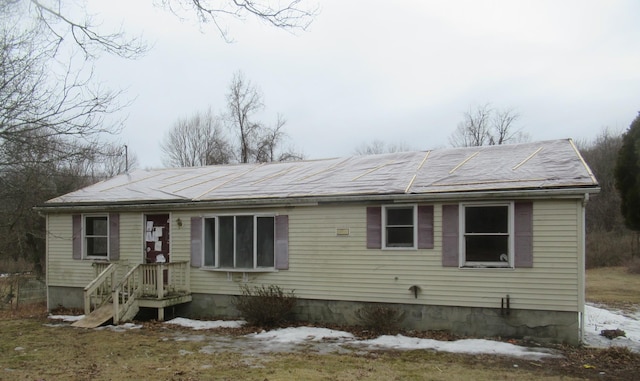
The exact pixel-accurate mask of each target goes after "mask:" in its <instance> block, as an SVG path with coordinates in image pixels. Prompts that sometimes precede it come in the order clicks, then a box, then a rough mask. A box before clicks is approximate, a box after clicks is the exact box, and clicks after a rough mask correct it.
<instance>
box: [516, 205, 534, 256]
mask: <svg viewBox="0 0 640 381" xmlns="http://www.w3.org/2000/svg"><path fill="white" fill-rule="evenodd" d="M514 224H515V227H514V244H513V246H514V251H515V253H514V256H515V259H514V265H515V267H516V268H517V267H520V268H527V267H533V203H532V202H516V203H515V205H514Z"/></svg>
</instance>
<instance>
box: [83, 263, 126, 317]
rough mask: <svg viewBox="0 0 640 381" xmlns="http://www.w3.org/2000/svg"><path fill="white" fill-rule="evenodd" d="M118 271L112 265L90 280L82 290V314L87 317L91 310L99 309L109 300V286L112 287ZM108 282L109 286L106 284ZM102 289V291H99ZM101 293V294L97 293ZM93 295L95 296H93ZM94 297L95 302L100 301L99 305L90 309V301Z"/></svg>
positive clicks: (114, 264)
mask: <svg viewBox="0 0 640 381" xmlns="http://www.w3.org/2000/svg"><path fill="white" fill-rule="evenodd" d="M117 269H118V265H117V264H116V263H112V264H110V265H109V266H107V268H105V269H104V270H102V272H101V273H100V274H99V275H98V276H97V277H96V278H95V279H94V280H92V281H91V282H90V283H89V284H88V285H87V286H86V287H85V288H84V313H85V315H88V314H90V313H91V311H92V310H94V309H96V308H99V307H100V306H102V305H103V304H104V303H106V302H107V301H109V299H110V298H111V292H110V291H111V290H110V288H111V287H110V286H111V285H113V283H114V280H115V273H116V270H117ZM109 281H110V284H107V283H108V282H109ZM101 288H102V290H101ZM99 291H101V292H99ZM94 294H95V295H94ZM93 297H95V299H96V300H98V299H100V301H99V303H96V305H95V308H91V307H92V303H91V300H92V298H93Z"/></svg>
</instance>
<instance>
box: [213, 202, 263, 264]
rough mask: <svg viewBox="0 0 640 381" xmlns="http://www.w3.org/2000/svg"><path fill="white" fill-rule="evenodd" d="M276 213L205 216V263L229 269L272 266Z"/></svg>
mask: <svg viewBox="0 0 640 381" xmlns="http://www.w3.org/2000/svg"><path fill="white" fill-rule="evenodd" d="M274 254H275V218H274V217H273V216H253V215H238V216H216V217H210V218H205V219H204V265H205V266H208V267H217V268H227V269H256V268H273V267H274V257H275V255H274Z"/></svg>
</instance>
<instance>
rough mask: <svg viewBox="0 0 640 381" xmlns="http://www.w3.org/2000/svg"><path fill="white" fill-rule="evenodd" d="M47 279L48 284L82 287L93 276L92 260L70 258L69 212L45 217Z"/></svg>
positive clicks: (70, 222)
mask: <svg viewBox="0 0 640 381" xmlns="http://www.w3.org/2000/svg"><path fill="white" fill-rule="evenodd" d="M47 223H48V226H47V245H48V258H47V281H48V285H49V286H66V287H84V286H86V285H87V284H88V283H89V282H90V281H91V280H92V279H93V277H94V271H93V268H92V267H91V262H92V261H84V260H81V261H79V260H74V259H73V258H72V254H73V248H72V236H73V230H72V228H73V226H72V221H71V214H50V215H49V216H48V218H47Z"/></svg>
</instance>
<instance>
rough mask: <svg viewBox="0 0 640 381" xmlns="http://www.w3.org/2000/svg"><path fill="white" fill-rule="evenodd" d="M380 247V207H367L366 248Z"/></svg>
mask: <svg viewBox="0 0 640 381" xmlns="http://www.w3.org/2000/svg"><path fill="white" fill-rule="evenodd" d="M380 248H382V208H381V207H379V206H368V207H367V249H380Z"/></svg>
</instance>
